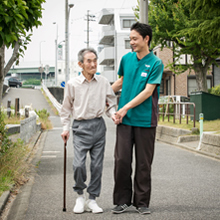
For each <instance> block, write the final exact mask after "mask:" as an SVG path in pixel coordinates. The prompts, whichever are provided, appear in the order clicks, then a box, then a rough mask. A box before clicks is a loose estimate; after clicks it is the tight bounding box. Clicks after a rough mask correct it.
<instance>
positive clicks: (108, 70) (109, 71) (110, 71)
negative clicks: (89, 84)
mask: <svg viewBox="0 0 220 220" xmlns="http://www.w3.org/2000/svg"><path fill="white" fill-rule="evenodd" d="M102 75H103V76H104V77H106V78H107V79H108V81H109V82H110V83H113V82H114V81H115V70H114V68H113V67H105V68H104V71H103V73H102Z"/></svg>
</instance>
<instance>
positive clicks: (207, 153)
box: [156, 138, 220, 160]
mask: <svg viewBox="0 0 220 220" xmlns="http://www.w3.org/2000/svg"><path fill="white" fill-rule="evenodd" d="M156 140H157V141H159V142H163V143H166V144H171V145H173V146H176V147H180V148H183V149H186V150H189V151H192V152H195V153H198V154H202V155H204V156H208V157H212V158H214V159H217V160H220V155H219V156H218V155H216V154H212V153H209V152H205V151H201V150H197V149H194V148H192V147H188V146H187V145H185V144H180V143H171V142H168V141H164V140H161V139H159V138H157V139H156Z"/></svg>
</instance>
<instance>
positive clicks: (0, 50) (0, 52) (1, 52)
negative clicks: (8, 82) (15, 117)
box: [0, 44, 5, 107]
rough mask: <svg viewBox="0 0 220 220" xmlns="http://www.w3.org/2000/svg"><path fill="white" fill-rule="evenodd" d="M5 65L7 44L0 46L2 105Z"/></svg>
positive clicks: (0, 93)
mask: <svg viewBox="0 0 220 220" xmlns="http://www.w3.org/2000/svg"><path fill="white" fill-rule="evenodd" d="M4 65H5V45H4V44H3V45H2V46H1V47H0V107H1V104H2V94H3V84H4V78H5V76H4Z"/></svg>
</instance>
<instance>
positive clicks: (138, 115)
mask: <svg viewBox="0 0 220 220" xmlns="http://www.w3.org/2000/svg"><path fill="white" fill-rule="evenodd" d="M163 68H164V66H163V63H162V61H161V59H159V58H158V57H157V56H155V55H154V54H153V52H150V53H149V54H147V55H146V56H145V57H144V58H142V59H141V60H138V58H137V55H136V52H130V53H128V54H126V55H124V56H123V57H122V60H121V63H120V66H119V71H118V75H119V76H123V77H124V78H123V85H122V92H121V97H120V100H119V109H120V108H122V107H123V106H124V105H126V104H127V103H128V102H130V101H131V100H132V99H133V98H135V97H136V96H137V95H138V94H139V93H140V92H142V91H143V90H144V89H145V87H146V85H147V84H157V87H156V89H155V90H154V92H153V94H152V96H150V97H149V98H148V99H146V100H145V101H144V102H143V103H141V104H140V105H138V106H136V107H135V108H132V109H130V110H128V112H127V114H126V115H125V116H124V118H123V121H122V124H126V125H130V126H137V127H156V126H157V111H158V109H157V104H158V99H159V94H160V83H161V79H162V75H163Z"/></svg>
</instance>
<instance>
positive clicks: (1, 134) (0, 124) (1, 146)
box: [0, 110, 13, 157]
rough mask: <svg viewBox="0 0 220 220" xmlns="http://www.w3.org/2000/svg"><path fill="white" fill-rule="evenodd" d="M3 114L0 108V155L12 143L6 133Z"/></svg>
mask: <svg viewBox="0 0 220 220" xmlns="http://www.w3.org/2000/svg"><path fill="white" fill-rule="evenodd" d="M4 118H5V114H4V113H3V112H2V111H1V110H0V157H1V156H2V155H3V154H4V153H5V152H6V151H7V150H8V149H9V148H10V147H11V146H12V145H13V143H12V142H11V141H10V140H9V138H8V136H7V135H6V129H5V122H4Z"/></svg>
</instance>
